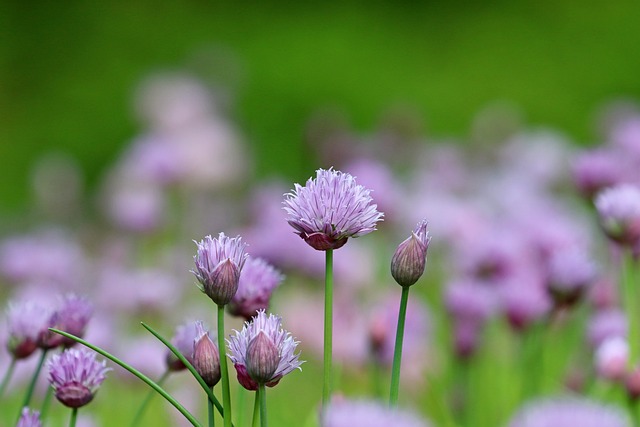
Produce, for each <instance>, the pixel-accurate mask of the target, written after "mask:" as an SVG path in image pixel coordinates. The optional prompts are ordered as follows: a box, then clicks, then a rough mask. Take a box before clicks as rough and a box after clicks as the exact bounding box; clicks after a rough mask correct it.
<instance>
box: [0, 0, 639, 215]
mask: <svg viewBox="0 0 640 427" xmlns="http://www.w3.org/2000/svg"><path fill="white" fill-rule="evenodd" d="M638 22H640V3H638V2H637V1H633V0H628V1H627V0H619V1H615V2H602V1H594V0H589V1H586V2H584V1H576V0H561V1H556V0H536V1H533V0H523V1H516V2H511V1H501V0H495V1H487V2H475V1H453V2H417V1H399V2H390V1H369V2H358V1H347V2H325V3H322V4H319V3H318V4H313V5H310V4H304V3H303V2H293V1H283V2H260V3H257V2H256V4H241V3H237V2H227V1H210V2H207V1H185V2H163V3H162V4H159V3H157V2H151V1H144V0H143V1H137V2H114V1H111V2H84V1H74V0H70V1H65V2H39V3H31V2H21V1H17V0H15V1H10V0H4V1H0V34H1V36H0V94H1V96H0V159H2V160H1V162H2V163H1V164H2V167H1V168H0V182H2V185H1V186H0V212H5V213H6V212H19V211H20V210H22V209H24V207H25V206H26V204H27V203H28V200H29V193H28V171H29V168H30V165H31V164H32V162H33V161H34V159H36V158H38V156H40V155H41V154H43V153H47V152H51V151H65V152H68V153H70V154H71V155H73V156H75V157H76V158H77V159H78V161H79V163H80V165H81V167H82V168H83V171H84V172H85V173H86V176H87V180H88V183H89V186H88V188H89V191H90V190H91V188H92V185H94V184H95V183H96V181H97V180H98V179H99V177H100V176H101V172H102V170H103V168H104V166H105V165H106V164H108V163H109V162H110V161H111V160H112V159H114V157H115V156H116V154H117V153H118V152H119V150H120V149H121V147H122V146H124V145H125V144H126V143H127V141H128V140H129V139H130V138H131V137H132V136H134V135H135V134H136V133H137V131H138V130H139V127H138V124H137V123H136V122H135V119H134V116H133V113H132V107H131V99H132V94H133V90H134V88H135V86H136V85H137V84H138V83H139V82H140V81H141V79H143V78H144V77H145V76H147V75H148V74H149V73H151V72H153V71H156V70H158V69H182V68H188V69H191V70H195V71H196V72H197V73H198V74H199V75H200V76H203V77H205V78H209V79H211V80H213V81H216V82H217V83H218V84H221V85H222V86H223V87H225V88H228V89H229V90H230V92H231V93H233V94H234V95H233V98H232V100H233V101H232V104H231V113H232V115H233V120H235V121H236V122H237V123H238V124H239V126H240V128H241V129H242V131H243V132H244V134H245V135H246V137H247V140H248V141H249V143H250V144H252V146H253V147H254V152H255V153H256V157H257V160H256V166H257V174H258V176H265V175H269V174H273V173H284V174H286V175H289V176H295V177H296V178H304V177H306V175H308V174H309V170H313V169H314V168H315V166H316V165H314V164H313V159H309V158H308V154H307V152H306V150H305V149H304V146H303V144H301V139H302V136H303V133H304V129H305V125H306V123H307V121H308V119H309V117H310V116H311V115H312V114H313V113H314V112H315V111H317V110H318V109H319V108H325V107H335V108H338V109H340V110H341V111H343V112H344V113H346V115H347V116H348V117H349V119H350V120H351V121H352V123H353V125H354V126H355V127H356V128H357V129H359V130H362V131H368V130H371V129H372V128H373V127H374V126H375V124H376V123H377V122H378V121H379V119H380V117H381V115H383V114H384V112H385V111H387V110H388V109H389V108H390V107H392V106H395V105H405V106H409V107H411V108H413V109H415V111H416V112H417V113H418V115H419V117H421V118H422V119H424V121H425V122H426V123H427V129H428V131H429V132H430V133H433V134H436V135H464V134H465V132H466V130H467V129H468V128H469V126H470V122H471V120H472V117H473V115H474V113H475V112H477V111H478V110H479V109H480V108H482V107H483V106H485V105H487V104H488V103H490V102H492V101H495V100H506V101H510V102H513V103H514V104H515V105H517V106H519V107H520V108H521V109H522V111H523V112H524V114H525V117H526V119H527V120H528V122H529V123H532V124H547V125H551V126H554V127H557V128H559V129H561V130H563V131H565V132H567V133H568V134H569V135H571V136H573V137H574V138H576V139H577V140H579V141H581V142H590V141H591V140H593V139H595V138H596V134H595V133H594V130H593V117H594V114H595V112H596V111H597V108H598V107H599V106H600V105H601V104H602V103H603V102H605V101H607V100H610V99H612V98H617V97H621V96H623V97H631V98H638V97H639V96H640V77H639V76H640V54H638V53H639V52H638V49H639V48H638V46H640V27H639V26H638Z"/></svg>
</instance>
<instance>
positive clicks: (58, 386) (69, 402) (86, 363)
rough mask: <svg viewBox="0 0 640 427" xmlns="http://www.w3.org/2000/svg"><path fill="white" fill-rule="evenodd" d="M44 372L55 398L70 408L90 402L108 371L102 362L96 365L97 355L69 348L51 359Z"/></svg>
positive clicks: (84, 350)
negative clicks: (47, 372) (47, 373)
mask: <svg viewBox="0 0 640 427" xmlns="http://www.w3.org/2000/svg"><path fill="white" fill-rule="evenodd" d="M47 368H48V370H49V375H48V379H49V382H50V383H51V386H52V387H53V389H54V391H55V394H56V398H57V399H58V400H59V401H60V402H61V403H62V404H63V405H65V406H68V407H70V408H79V407H81V406H84V405H86V404H87V403H89V402H91V400H93V397H94V396H95V394H96V392H97V391H98V388H99V387H100V385H101V384H102V382H103V381H104V380H105V378H106V373H107V372H108V371H110V370H111V369H110V368H107V367H106V361H105V360H103V361H102V362H98V361H97V360H96V354H95V353H94V352H92V351H90V350H87V349H85V348H78V349H76V348H70V349H68V350H65V351H64V352H62V353H60V354H55V355H53V356H51V358H50V359H49V360H48V361H47Z"/></svg>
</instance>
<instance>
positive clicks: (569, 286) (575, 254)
mask: <svg viewBox="0 0 640 427" xmlns="http://www.w3.org/2000/svg"><path fill="white" fill-rule="evenodd" d="M595 277H596V267H595V265H594V263H593V261H591V259H589V258H588V257H587V255H586V253H585V251H584V250H582V249H580V248H565V249H562V250H557V251H555V252H553V253H552V254H551V256H550V258H549V260H548V264H547V289H548V290H549V292H550V294H551V296H552V297H553V298H554V300H555V301H556V303H557V304H561V305H572V304H573V303H575V302H576V301H577V300H578V299H579V298H581V297H582V296H583V295H584V294H585V292H586V290H587V288H588V287H589V286H590V285H591V284H593V282H594V280H595Z"/></svg>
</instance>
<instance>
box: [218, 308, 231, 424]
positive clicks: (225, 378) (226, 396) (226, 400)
mask: <svg viewBox="0 0 640 427" xmlns="http://www.w3.org/2000/svg"><path fill="white" fill-rule="evenodd" d="M224 337H225V334H224V305H218V351H219V352H220V374H221V376H222V406H223V408H224V427H231V393H230V392H229V371H228V370H227V351H226V348H227V345H226V343H225V342H224Z"/></svg>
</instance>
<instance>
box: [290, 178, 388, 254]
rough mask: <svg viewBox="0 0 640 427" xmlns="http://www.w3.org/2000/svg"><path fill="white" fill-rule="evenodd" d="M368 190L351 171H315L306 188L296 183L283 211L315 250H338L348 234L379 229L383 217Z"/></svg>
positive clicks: (349, 235)
mask: <svg viewBox="0 0 640 427" xmlns="http://www.w3.org/2000/svg"><path fill="white" fill-rule="evenodd" d="M369 193H370V190H367V189H366V188H364V187H363V186H361V185H358V184H356V180H355V178H354V177H353V176H351V175H350V174H348V173H343V172H340V171H335V170H333V169H329V170H324V169H318V170H317V171H316V178H309V180H307V183H306V185H305V186H304V187H302V186H301V185H299V184H295V188H294V189H293V192H291V193H287V194H286V195H285V200H284V210H285V211H286V212H287V214H288V218H287V221H288V222H289V224H290V225H291V226H292V227H293V228H294V229H295V232H296V233H297V234H298V235H299V236H300V237H301V238H302V239H304V241H305V242H307V243H308V244H309V246H311V247H312V248H314V249H317V250H319V251H324V250H328V249H338V248H340V247H342V246H344V244H345V243H347V240H348V239H349V237H354V238H355V237H360V236H363V235H365V234H368V233H371V232H372V231H374V230H376V224H377V222H378V221H381V220H382V217H383V216H384V215H383V214H382V213H380V212H378V210H377V205H375V204H373V200H372V198H371V196H370V195H369Z"/></svg>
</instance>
